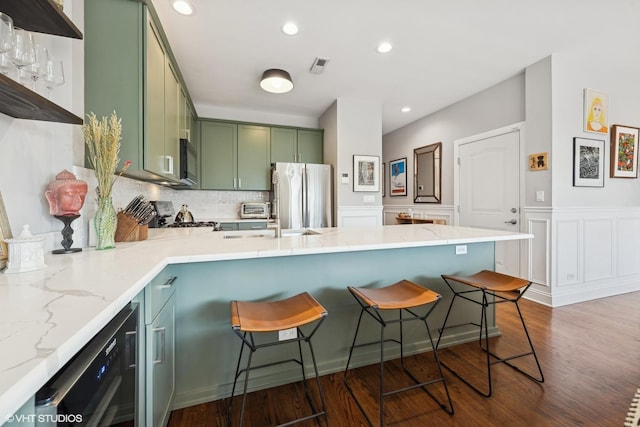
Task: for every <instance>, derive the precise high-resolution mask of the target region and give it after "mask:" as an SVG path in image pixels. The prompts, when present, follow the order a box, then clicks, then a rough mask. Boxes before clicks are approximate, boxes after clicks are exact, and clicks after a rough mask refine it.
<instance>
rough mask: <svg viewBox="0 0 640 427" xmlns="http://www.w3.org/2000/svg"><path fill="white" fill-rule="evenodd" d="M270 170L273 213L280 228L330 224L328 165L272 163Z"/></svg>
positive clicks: (330, 205)
mask: <svg viewBox="0 0 640 427" xmlns="http://www.w3.org/2000/svg"><path fill="white" fill-rule="evenodd" d="M272 172H273V181H274V183H273V187H272V191H271V200H272V205H271V206H272V213H273V215H274V216H277V215H278V214H279V215H280V227H281V228H282V229H294V230H296V229H302V228H308V227H311V228H314V227H316V228H321V227H332V226H333V221H332V216H333V208H332V204H333V173H332V168H331V165H319V164H311V163H275V164H274V166H273V170H272ZM278 203H279V205H280V206H279V207H278Z"/></svg>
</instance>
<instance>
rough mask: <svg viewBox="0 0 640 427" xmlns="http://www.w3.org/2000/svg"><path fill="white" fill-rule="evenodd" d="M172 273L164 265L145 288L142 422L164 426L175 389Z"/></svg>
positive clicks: (174, 313) (174, 301) (174, 315)
mask: <svg viewBox="0 0 640 427" xmlns="http://www.w3.org/2000/svg"><path fill="white" fill-rule="evenodd" d="M175 281H176V276H173V275H172V274H171V267H168V268H165V269H164V270H163V271H162V272H161V273H160V274H158V276H156V277H155V278H154V279H153V280H152V281H151V282H150V283H149V284H148V285H147V287H146V288H145V314H144V317H145V336H146V345H145V368H146V378H145V385H146V387H145V419H146V422H145V424H144V425H149V426H158V427H160V426H166V425H167V423H168V421H169V415H170V414H171V408H172V405H173V398H174V396H175V391H176V378H175V351H176V347H175V340H176V338H175V319H176V293H175V285H174V283H175Z"/></svg>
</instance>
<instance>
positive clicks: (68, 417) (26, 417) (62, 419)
mask: <svg viewBox="0 0 640 427" xmlns="http://www.w3.org/2000/svg"><path fill="white" fill-rule="evenodd" d="M5 422H7V423H34V422H38V423H66V424H76V423H81V422H82V414H14V415H8V416H7V419H6V420H5Z"/></svg>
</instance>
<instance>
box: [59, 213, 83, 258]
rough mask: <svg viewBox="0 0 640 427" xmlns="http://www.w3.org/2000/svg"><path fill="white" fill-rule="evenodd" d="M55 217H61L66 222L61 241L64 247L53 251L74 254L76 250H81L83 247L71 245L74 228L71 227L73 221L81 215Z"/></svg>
mask: <svg viewBox="0 0 640 427" xmlns="http://www.w3.org/2000/svg"><path fill="white" fill-rule="evenodd" d="M53 217H54V218H56V219H59V220H60V221H62V223H63V224H64V228H63V229H62V237H63V239H62V242H60V243H61V244H62V247H63V248H64V249H56V250H54V251H51V253H53V254H72V253H74V252H81V251H82V248H72V247H71V245H73V239H72V238H71V236H73V228H71V223H72V222H73V221H74V220H76V219H78V218H80V215H54V216H53Z"/></svg>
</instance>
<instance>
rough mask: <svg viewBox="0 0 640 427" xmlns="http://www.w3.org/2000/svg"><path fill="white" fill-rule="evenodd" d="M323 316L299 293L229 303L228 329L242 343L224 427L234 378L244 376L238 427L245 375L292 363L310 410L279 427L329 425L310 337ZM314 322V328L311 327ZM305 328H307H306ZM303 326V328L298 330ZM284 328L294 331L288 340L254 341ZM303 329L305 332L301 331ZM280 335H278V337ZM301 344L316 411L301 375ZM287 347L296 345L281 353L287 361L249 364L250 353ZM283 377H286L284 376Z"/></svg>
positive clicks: (322, 310)
mask: <svg viewBox="0 0 640 427" xmlns="http://www.w3.org/2000/svg"><path fill="white" fill-rule="evenodd" d="M326 316H327V310H325V308H324V307H323V306H322V305H320V303H319V302H318V301H316V299H315V298H313V297H312V296H311V295H309V294H308V293H307V292H302V293H300V294H298V295H295V296H292V297H290V298H285V299H282V300H279V301H268V302H251V301H231V329H232V330H233V332H235V334H236V335H238V337H240V339H241V340H242V344H241V346H240V354H239V355H238V362H237V365H236V373H235V378H234V380H233V387H232V388H231V397H230V398H229V408H228V413H229V419H228V425H229V426H231V425H232V421H233V419H232V418H233V417H232V410H231V409H232V404H233V397H234V395H235V392H236V386H237V384H238V379H239V378H240V376H241V375H242V374H244V385H243V390H242V404H241V407H240V420H239V424H238V425H239V426H240V427H242V425H243V421H244V412H245V405H246V400H247V387H248V384H249V372H250V371H253V370H256V369H262V368H269V367H273V366H275V365H280V364H285V363H295V364H297V365H298V366H299V367H300V374H301V377H302V381H301V382H302V387H303V389H304V394H305V397H306V400H307V402H308V404H309V407H310V408H311V413H310V414H309V415H305V416H302V417H300V418H297V419H295V420H291V421H288V422H286V423H284V424H280V425H281V426H285V425H291V424H294V423H297V422H302V421H307V420H312V419H315V420H316V421H318V420H317V419H318V418H320V417H324V418H325V421H326V424H327V425H328V424H329V420H328V418H327V410H326V405H325V402H324V394H323V391H322V386H321V385H320V378H319V375H318V365H317V363H316V356H315V354H314V351H313V346H312V345H311V338H312V337H313V335H314V334H315V333H316V331H317V330H318V328H319V327H320V325H321V324H322V322H323V321H324V319H325V317H326ZM312 323H314V324H315V325H313V324H312ZM306 325H309V326H306ZM303 326H304V328H302V327H303ZM286 329H295V333H294V334H293V337H292V338H288V339H281V338H280V336H278V337H277V339H276V338H275V337H274V338H273V339H272V338H269V339H267V340H266V341H265V340H262V339H261V340H260V343H258V341H257V340H256V339H255V337H254V334H261V333H262V336H263V337H265V336H269V335H270V334H264V333H265V332H276V331H282V330H286ZM304 329H306V330H304ZM278 335H280V334H278ZM302 342H305V343H306V344H307V345H308V348H309V354H310V355H311V362H312V366H313V372H314V374H315V383H316V387H317V390H318V394H319V395H320V407H319V408H316V405H315V404H314V399H313V398H312V396H311V393H310V392H309V387H308V385H307V376H306V374H305V363H304V359H303V353H302V345H301V343H302ZM290 344H297V345H296V347H298V351H297V355H296V352H295V351H293V352H288V353H285V354H286V356H285V357H287V358H285V359H284V360H279V361H275V362H270V363H264V364H262V365H258V366H255V365H252V359H253V355H254V353H256V352H257V351H258V350H259V349H262V348H266V347H274V346H285V345H290ZM245 348H246V349H248V350H249V351H248V352H247V353H248V354H247V357H246V359H247V361H246V366H245V367H244V368H242V367H241V362H242V358H243V352H244V350H245ZM287 375H289V374H288V373H287Z"/></svg>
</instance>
